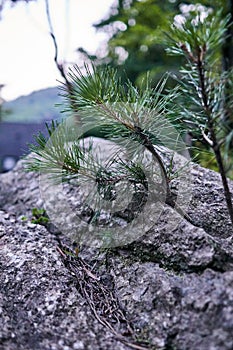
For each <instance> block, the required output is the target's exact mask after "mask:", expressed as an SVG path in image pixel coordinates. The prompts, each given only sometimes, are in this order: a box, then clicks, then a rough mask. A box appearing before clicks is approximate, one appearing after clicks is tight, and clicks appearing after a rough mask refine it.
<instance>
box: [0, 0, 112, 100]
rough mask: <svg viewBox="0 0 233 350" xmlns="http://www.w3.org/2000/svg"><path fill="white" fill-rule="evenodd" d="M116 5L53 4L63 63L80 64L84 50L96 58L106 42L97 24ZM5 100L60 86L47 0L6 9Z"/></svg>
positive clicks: (52, 0)
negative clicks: (97, 30)
mask: <svg viewBox="0 0 233 350" xmlns="http://www.w3.org/2000/svg"><path fill="white" fill-rule="evenodd" d="M113 3H114V0H49V5H50V13H51V19H52V24H53V27H54V33H55V35H56V38H57V42H58V49H59V60H60V61H61V62H62V61H66V62H70V63H71V64H72V62H76V63H77V59H78V56H77V53H76V52H75V50H76V49H77V48H78V47H83V48H84V49H86V50H87V51H89V52H91V53H94V52H95V51H96V49H97V47H98V46H99V45H101V43H103V42H104V40H106V34H104V33H96V30H95V28H93V26H92V25H93V24H94V23H96V22H98V21H99V20H100V19H102V18H104V17H105V16H106V15H107V14H108V12H109V9H110V7H111V5H112V4H113ZM0 48H1V54H0V84H5V86H4V88H3V89H2V92H1V96H2V97H3V98H4V99H5V100H12V99H15V98H17V97H19V96H21V95H27V94H29V93H31V92H32V91H35V90H39V89H43V88H47V87H52V86H56V85H58V84H59V83H58V81H59V80H61V77H60V75H59V73H58V71H57V68H56V66H55V63H54V61H53V57H54V46H53V42H52V39H51V37H50V35H49V27H48V22H47V17H46V12H45V0H37V1H36V2H31V3H28V4H24V3H18V4H17V5H16V6H14V7H13V8H12V7H11V8H5V9H4V11H3V13H2V18H1V20H0Z"/></svg>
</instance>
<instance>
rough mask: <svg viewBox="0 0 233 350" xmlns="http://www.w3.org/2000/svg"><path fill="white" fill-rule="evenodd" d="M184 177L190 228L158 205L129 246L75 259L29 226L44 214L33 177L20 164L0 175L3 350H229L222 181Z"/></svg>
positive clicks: (228, 238)
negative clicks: (188, 183) (151, 222)
mask: <svg viewBox="0 0 233 350" xmlns="http://www.w3.org/2000/svg"><path fill="white" fill-rule="evenodd" d="M191 174H192V198H191V201H190V203H189V207H188V209H187V212H188V214H189V216H190V217H191V218H192V221H193V223H194V224H195V225H194V224H191V223H190V222H187V221H186V220H184V219H182V218H180V216H179V214H177V213H176V212H174V210H173V209H172V208H170V207H168V206H164V210H163V211H162V212H161V215H160V216H159V219H158V220H157V222H156V225H155V226H154V227H152V228H151V229H150V230H148V231H147V232H144V233H143V234H142V236H141V237H137V239H136V240H135V241H134V242H132V243H130V244H128V245H125V246H122V247H116V248H114V249H110V250H106V251H105V250H100V251H99V250H97V249H94V248H90V247H87V246H83V247H82V249H81V252H80V255H79V257H77V258H75V257H74V256H71V255H72V254H71V253H66V252H65V253H64V251H63V253H62V251H60V252H59V250H58V249H57V246H59V244H60V242H62V244H64V242H65V241H67V243H68V244H69V247H70V248H72V242H71V241H70V240H68V239H67V238H66V237H64V235H63V234H62V233H60V234H59V230H57V231H56V230H51V227H49V226H47V229H46V228H45V227H43V226H41V225H35V224H31V222H30V218H31V208H32V207H38V208H40V207H42V206H43V200H42V199H41V196H40V190H39V186H38V176H37V175H36V174H33V173H25V172H24V170H23V167H22V162H19V163H18V165H17V167H16V168H15V169H14V170H13V171H12V172H10V173H7V174H3V175H1V176H0V210H1V211H0V247H1V250H0V263H1V272H2V273H1V275H0V279H1V281H0V323H1V327H0V349H1V350H14V349H28V350H29V349H30V350H31V349H35V350H37V349H39V350H40V349H41V350H47V349H54V350H59V349H62V350H70V349H74V350H75V349H85V350H86V349H95V350H98V349H99V350H102V349H111V350H115V349H117V350H121V349H122V350H123V349H132V348H135V349H140V348H144V349H157V350H159V349H160V350H162V349H163V350H171V349H177V350H197V349H198V350H199V349H200V350H228V349H229V350H231V349H233V336H232V334H233V241H232V240H233V238H232V237H233V234H232V233H233V232H232V226H231V224H230V221H229V218H228V213H227V209H226V205H225V201H224V194H223V189H222V185H221V180H220V177H219V174H217V173H215V172H213V171H210V170H208V169H203V168H201V167H199V166H198V165H195V164H192V165H191ZM174 186H176V184H175V183H174ZM230 186H231V189H232V190H233V183H232V182H231V183H230ZM70 201H71V203H74V204H75V203H76V202H77V193H75V192H73V191H71V192H70ZM75 201H76V202H75ZM22 216H26V217H27V218H28V220H25V221H23V220H21V218H22ZM70 254H71V255H70Z"/></svg>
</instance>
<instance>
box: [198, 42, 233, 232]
mask: <svg viewBox="0 0 233 350" xmlns="http://www.w3.org/2000/svg"><path fill="white" fill-rule="evenodd" d="M197 69H198V73H199V80H200V89H201V96H202V102H203V107H204V111H205V113H206V116H207V125H208V129H209V132H210V136H211V141H212V145H210V144H209V145H210V146H211V147H212V149H213V151H214V154H215V158H216V161H217V164H218V169H219V172H220V175H221V178H222V184H223V189H224V196H225V200H226V204H227V209H228V212H229V215H230V219H231V223H232V226H233V204H232V198H231V192H230V188H229V185H228V181H227V177H226V171H225V169H224V164H223V159H222V154H221V150H220V144H219V142H218V140H217V137H216V133H215V128H214V122H213V119H212V110H211V107H210V105H209V102H208V93H207V91H206V86H205V69H204V64H203V50H202V49H201V48H198V56H197Z"/></svg>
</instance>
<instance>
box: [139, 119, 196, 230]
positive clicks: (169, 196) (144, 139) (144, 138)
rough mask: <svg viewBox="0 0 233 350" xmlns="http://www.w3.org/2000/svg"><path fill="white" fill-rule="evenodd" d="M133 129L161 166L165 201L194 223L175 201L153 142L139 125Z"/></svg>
mask: <svg viewBox="0 0 233 350" xmlns="http://www.w3.org/2000/svg"><path fill="white" fill-rule="evenodd" d="M135 129H136V130H135V132H136V134H137V135H138V136H139V137H140V139H141V141H142V144H143V145H144V146H145V148H146V149H147V150H148V151H149V152H150V153H151V154H152V155H153V157H154V158H155V159H156V161H157V162H158V163H159V166H160V168H161V171H162V175H163V181H162V185H163V189H164V187H165V191H166V197H165V203H166V204H167V205H169V206H170V207H172V208H173V209H175V210H176V212H177V213H178V214H180V215H181V216H182V217H183V218H185V219H186V220H187V221H188V222H190V223H191V224H192V225H195V223H194V222H193V220H192V219H191V218H190V216H189V215H188V214H187V213H185V212H184V210H183V209H182V208H181V207H180V206H179V205H178V204H177V203H176V199H175V195H174V194H173V193H172V192H171V189H170V187H169V182H170V179H169V177H168V174H167V170H166V168H165V166H164V163H163V160H162V158H161V157H160V155H159V154H158V153H157V152H156V150H155V148H154V145H153V143H152V142H151V141H150V139H149V138H148V136H147V135H146V134H145V133H144V132H143V130H142V129H141V128H140V127H138V126H137V127H135ZM164 183H165V184H164ZM158 199H159V198H158ZM159 200H160V199H159Z"/></svg>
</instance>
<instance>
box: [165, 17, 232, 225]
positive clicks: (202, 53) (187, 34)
mask: <svg viewBox="0 0 233 350" xmlns="http://www.w3.org/2000/svg"><path fill="white" fill-rule="evenodd" d="M229 25H231V24H229V16H227V17H226V18H225V19H221V12H218V13H217V14H214V15H210V14H208V15H207V17H206V18H205V19H201V14H200V13H198V11H197V12H196V13H193V14H192V16H190V17H189V18H186V19H185V20H184V23H182V24H180V25H178V26H175V25H174V26H173V28H172V32H171V33H170V34H169V38H170V45H171V47H170V48H168V52H169V53H170V54H173V55H180V56H183V57H184V58H185V59H186V65H185V68H183V69H181V80H180V81H179V83H180V86H181V93H182V106H183V107H184V108H183V109H182V110H181V111H180V113H181V115H182V116H183V122H184V123H185V124H186V126H187V128H188V129H189V131H191V132H192V134H193V135H195V136H196V138H197V140H199V141H202V142H203V143H205V144H206V145H207V147H209V148H210V149H212V151H213V153H214V155H215V159H216V162H217V165H218V169H219V173H220V175H221V179H222V184H223V188H224V195H225V199H226V203H227V208H228V212H229V215H230V219H231V222H232V225H233V204H232V194H231V192H230V189H229V185H228V181H227V176H226V169H227V165H226V164H224V145H226V142H228V143H229V142H231V141H232V130H231V129H230V127H229V126H228V120H227V119H226V115H227V113H229V111H231V113H232V103H233V91H232V90H231V91H229V86H231V87H232V86H233V71H232V70H228V71H223V68H222V62H221V61H220V59H219V58H220V55H219V52H220V50H221V47H222V45H223V43H224V40H225V36H226V32H227V28H228V26H229ZM226 91H227V96H226ZM225 158H227V154H225Z"/></svg>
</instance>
